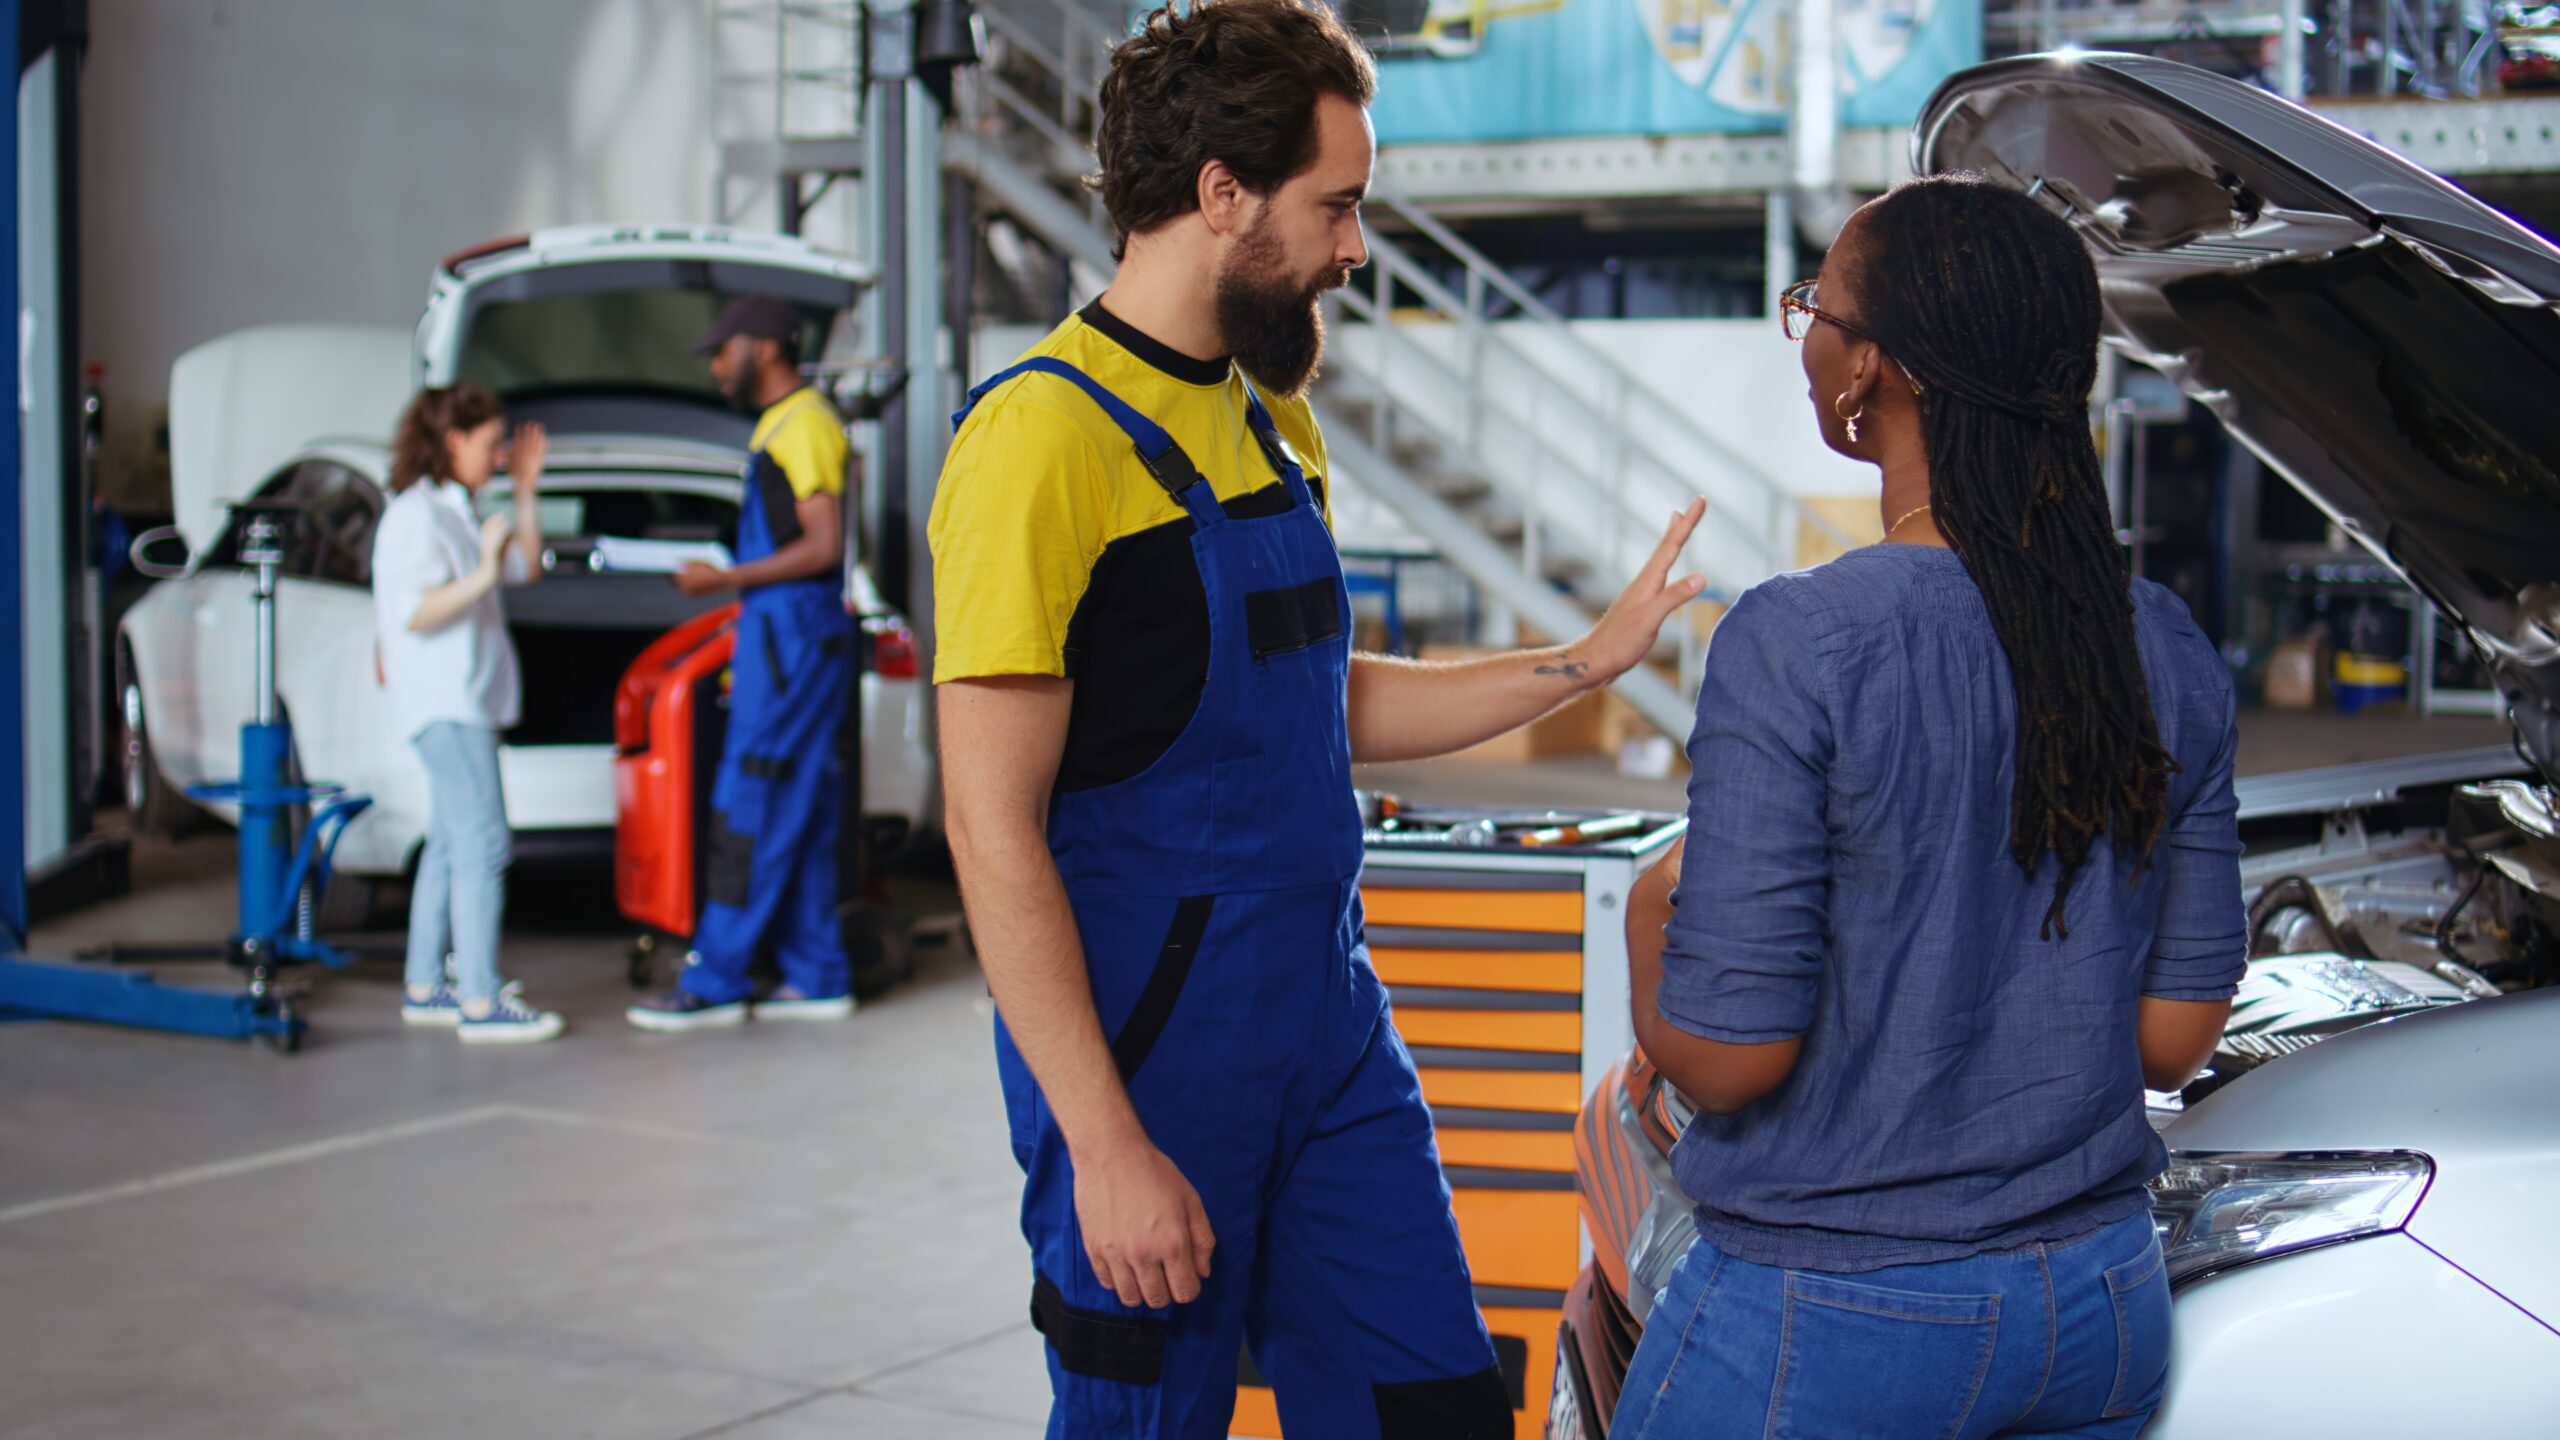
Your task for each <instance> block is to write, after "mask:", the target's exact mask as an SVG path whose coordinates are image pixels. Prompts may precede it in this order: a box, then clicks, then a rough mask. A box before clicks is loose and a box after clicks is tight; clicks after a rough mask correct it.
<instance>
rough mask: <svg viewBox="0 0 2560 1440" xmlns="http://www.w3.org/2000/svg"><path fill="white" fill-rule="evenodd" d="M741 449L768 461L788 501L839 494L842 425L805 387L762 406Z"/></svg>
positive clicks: (845, 446)
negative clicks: (786, 486)
mask: <svg viewBox="0 0 2560 1440" xmlns="http://www.w3.org/2000/svg"><path fill="white" fill-rule="evenodd" d="M747 448H748V449H749V450H750V451H753V452H756V453H758V454H762V455H769V456H771V457H773V462H774V463H775V464H776V465H778V466H780V467H781V469H782V474H783V476H784V478H785V479H787V480H789V481H790V483H791V494H792V497H793V498H794V499H799V500H806V499H808V498H809V497H810V496H812V495H841V494H843V493H844V467H845V458H846V456H848V455H849V454H851V453H852V445H851V444H850V442H848V441H847V440H846V439H845V434H844V421H842V420H840V419H838V418H837V417H836V407H834V406H833V405H830V404H828V403H827V397H826V396H824V395H821V394H819V393H818V392H817V391H816V390H814V389H812V388H810V387H808V386H805V385H804V386H802V387H801V388H799V389H797V390H794V391H792V392H791V393H790V394H788V395H786V396H784V397H782V398H781V399H780V400H777V401H775V402H774V403H773V404H772V405H770V406H768V407H766V409H765V412H764V414H763V415H761V416H759V417H757V419H756V432H755V436H754V438H753V439H751V440H749V441H748V442H747Z"/></svg>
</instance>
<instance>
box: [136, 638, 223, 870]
mask: <svg viewBox="0 0 2560 1440" xmlns="http://www.w3.org/2000/svg"><path fill="white" fill-rule="evenodd" d="M116 713H117V716H118V718H120V719H121V720H122V721H123V722H124V724H123V730H124V746H123V750H122V752H121V755H120V759H121V763H122V766H123V778H124V784H123V791H124V808H125V813H126V814H127V815H129V816H130V817H132V820H133V828H134V830H135V832H136V833H138V834H144V835H160V836H165V837H167V838H169V839H172V840H175V839H178V838H179V837H181V836H184V835H187V834H190V833H192V832H194V831H196V830H200V829H202V828H203V827H204V819H205V815H204V812H203V811H202V810H199V809H197V808H196V803H195V802H194V801H192V800H189V799H188V798H187V797H186V796H185V795H184V794H183V793H181V792H180V791H179V789H178V787H177V786H175V785H172V784H170V783H169V777H168V776H166V775H164V774H162V773H161V771H160V761H159V757H158V756H156V755H154V754H153V753H152V751H151V724H150V720H149V717H148V716H147V715H146V714H145V713H144V710H143V703H142V678H141V676H139V675H138V674H136V673H135V671H134V664H133V647H132V646H130V645H128V644H125V643H124V642H122V641H119V642H117V644H116Z"/></svg>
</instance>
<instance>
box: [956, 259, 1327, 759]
mask: <svg viewBox="0 0 2560 1440" xmlns="http://www.w3.org/2000/svg"><path fill="white" fill-rule="evenodd" d="M1034 355H1045V356H1054V357H1056V358H1058V359H1060V360H1063V361H1065V362H1066V363H1067V364H1070V365H1073V366H1075V367H1076V368H1077V369H1079V370H1082V371H1083V372H1084V373H1085V374H1087V375H1090V376H1092V377H1093V379H1094V380H1095V381H1096V382H1097V383H1099V384H1100V385H1101V386H1102V387H1103V388H1104V389H1106V390H1108V391H1110V392H1111V393H1112V394H1114V395H1117V396H1118V397H1119V398H1120V399H1121V400H1123V401H1125V402H1127V404H1128V405H1129V407H1130V408H1131V409H1134V410H1136V411H1137V412H1138V413H1139V414H1141V415H1144V416H1146V417H1147V418H1148V419H1150V420H1152V421H1154V422H1155V423H1156V424H1158V425H1160V426H1162V427H1164V429H1165V430H1166V432H1167V433H1169V434H1170V435H1172V437H1173V439H1174V443H1175V444H1177V445H1179V446H1181V447H1182V450H1183V453H1184V454H1186V455H1188V456H1189V457H1190V458H1191V463H1192V464H1193V465H1195V466H1197V467H1198V468H1199V470H1200V473H1201V474H1202V475H1203V476H1205V477H1207V479H1208V481H1209V484H1210V488H1211V489H1212V490H1213V491H1214V492H1215V493H1216V495H1217V497H1218V500H1219V503H1220V505H1221V507H1222V508H1224V509H1225V510H1226V511H1227V513H1228V514H1230V515H1232V516H1237V517H1239V518H1251V517H1253V516H1256V515H1269V514H1274V513H1277V512H1279V511H1280V510H1283V509H1286V508H1287V505H1288V501H1287V498H1286V497H1287V491H1286V489H1285V488H1284V487H1283V486H1282V485H1281V483H1280V477H1279V474H1278V472H1276V471H1275V470H1274V469H1273V468H1272V465H1271V462H1270V460H1269V459H1268V458H1267V457H1266V456H1265V455H1264V453H1263V450H1262V447H1261V444H1260V443H1259V442H1258V441H1257V440H1256V439H1255V438H1254V435H1253V430H1252V427H1251V426H1250V425H1248V424H1247V423H1246V420H1245V396H1246V389H1245V382H1244V380H1243V378H1242V377H1241V376H1240V375H1239V374H1237V373H1236V370H1235V367H1234V366H1233V365H1232V364H1231V363H1230V362H1228V361H1225V360H1217V361H1201V360H1197V359H1193V358H1191V357H1189V356H1185V355H1182V354H1180V353H1179V352H1177V351H1174V350H1172V349H1171V348H1169V347H1167V346H1165V345H1162V344H1160V343H1158V342H1156V341H1154V340H1152V339H1150V338H1148V337H1147V336H1145V335H1143V334H1140V333H1139V332H1137V331H1136V330H1134V329H1132V328H1131V327H1130V326H1129V325H1128V324H1127V323H1126V322H1124V321H1122V320H1120V319H1119V318H1118V317H1116V316H1113V315H1111V314H1110V313H1109V312H1108V311H1105V310H1103V309H1102V308H1101V306H1100V305H1099V304H1098V303H1097V304H1095V305H1091V306H1088V307H1086V308H1085V309H1084V310H1083V311H1082V312H1080V313H1079V314H1077V315H1075V316H1073V317H1070V318H1069V319H1068V320H1067V321H1066V322H1065V323H1063V324H1061V325H1059V326H1058V328H1057V329H1055V330H1053V331H1051V332H1049V335H1048V337H1047V338H1045V339H1043V340H1042V341H1041V342H1040V343H1039V344H1038V345H1035V346H1033V347H1032V348H1031V350H1030V351H1029V352H1028V354H1027V355H1026V356H1025V357H1024V358H1026V359H1027V358H1029V357H1030V356H1034ZM1263 401H1264V404H1265V406H1266V407H1267V408H1268V409H1269V410H1270V412H1271V418H1272V422H1273V423H1274V424H1275V425H1276V426H1277V427H1278V429H1279V431H1280V436H1281V439H1282V441H1283V442H1284V443H1285V444H1286V445H1287V446H1288V448H1289V449H1290V451H1291V452H1293V453H1294V454H1295V455H1296V457H1297V459H1298V464H1299V467H1300V468H1301V469H1302V470H1304V471H1305V472H1306V474H1307V478H1308V483H1309V486H1310V487H1311V488H1312V489H1313V490H1314V492H1315V494H1316V496H1317V497H1318V500H1319V504H1320V505H1321V504H1324V503H1325V498H1326V485H1325V452H1324V436H1323V434H1322V433H1321V432H1320V431H1319V430H1318V429H1317V428H1316V423H1315V416H1314V415H1313V413H1312V412H1310V411H1309V409H1308V408H1307V403H1306V401H1305V400H1304V399H1303V398H1299V399H1288V400H1283V399H1277V398H1274V397H1272V396H1269V395H1266V396H1264V397H1263ZM1326 518H1327V521H1328V523H1330V519H1331V515H1330V510H1329V508H1328V509H1327V514H1326ZM1191 531H1192V522H1191V517H1190V515H1189V513H1188V512H1186V511H1185V510H1184V509H1183V508H1182V506H1181V505H1180V504H1179V503H1177V502H1176V501H1175V500H1174V498H1173V497H1172V496H1171V495H1170V494H1168V493H1166V491H1165V489H1164V487H1163V486H1162V485H1160V484H1158V483H1157V482H1156V479H1155V477H1154V476H1153V475H1152V474H1150V473H1148V471H1147V468H1146V466H1145V465H1143V464H1142V463H1140V461H1139V459H1138V454H1137V450H1136V447H1135V446H1134V444H1133V443H1132V442H1131V440H1130V439H1129V436H1128V433H1127V432H1126V431H1124V430H1122V429H1121V428H1120V427H1119V426H1118V425H1117V424H1115V423H1113V421H1112V419H1111V417H1110V416H1109V415H1107V414H1105V413H1104V412H1103V409H1102V407H1101V406H1099V405H1097V404H1095V403H1094V401H1093V399H1092V397H1091V396H1089V395H1087V394H1085V393H1084V391H1083V390H1082V389H1080V388H1078V387H1077V386H1076V385H1075V384H1074V382H1072V381H1069V380H1066V379H1063V378H1061V377H1059V376H1055V375H1044V374H1039V373H1032V374H1028V375H1019V376H1016V377H1014V378H1013V379H1012V380H1009V381H1007V382H1006V383H1005V384H1003V385H1001V386H999V387H997V388H996V389H995V390H994V391H992V392H990V393H989V394H988V395H987V397H986V398H985V399H984V400H981V401H980V402H979V403H978V407H977V409H976V410H975V411H973V412H972V413H971V414H970V416H969V419H968V421H967V422H966V423H965V424H963V425H962V426H961V427H960V433H959V435H958V436H957V437H956V438H955V439H954V440H953V442H952V446H951V453H950V457H949V458H948V459H947V460H946V461H944V463H943V467H942V480H941V484H940V486H939V488H938V489H937V491H936V493H935V495H934V502H933V514H932V519H931V521H930V524H929V527H928V530H927V535H928V538H929V541H930V543H931V545H932V548H933V565H934V596H935V606H934V615H935V632H936V638H935V644H936V653H935V658H934V677H933V678H934V680H935V681H936V682H937V683H940V682H944V681H951V680H966V679H973V678H977V677H981V676H990V675H1048V676H1065V677H1071V678H1073V679H1075V680H1076V681H1077V692H1076V702H1075V713H1074V715H1073V717H1072V718H1071V720H1070V722H1069V730H1068V746H1067V749H1068V753H1067V757H1066V762H1065V764H1064V765H1063V766H1062V768H1061V772H1060V781H1059V783H1060V788H1062V789H1075V788H1079V787H1080V786H1083V785H1087V784H1103V783H1109V782H1110V781H1111V780H1113V779H1119V778H1126V777H1127V776H1128V775H1133V774H1136V773H1138V771H1140V770H1143V769H1144V768H1145V766H1146V764H1147V763H1151V762H1152V760H1153V758H1154V756H1155V755H1157V754H1160V753H1161V752H1162V750H1163V748H1164V746H1165V745H1168V744H1170V743H1171V742H1172V739H1173V738H1174V736H1176V735H1179V734H1180V733H1181V729H1182V727H1183V725H1184V724H1186V723H1187V722H1188V720H1189V717H1190V715H1191V712H1192V710H1193V708H1194V706H1195V705H1196V703H1197V701H1198V698H1199V692H1200V686H1201V684H1202V679H1203V677H1204V676H1205V674H1206V672H1207V667H1208V644H1209V627H1208V610H1207V602H1206V600H1205V598H1204V597H1203V594H1202V591H1201V588H1200V579H1199V572H1198V568H1197V566H1196V564H1195V563H1194V562H1193V559H1192V556H1191V549H1190V536H1191Z"/></svg>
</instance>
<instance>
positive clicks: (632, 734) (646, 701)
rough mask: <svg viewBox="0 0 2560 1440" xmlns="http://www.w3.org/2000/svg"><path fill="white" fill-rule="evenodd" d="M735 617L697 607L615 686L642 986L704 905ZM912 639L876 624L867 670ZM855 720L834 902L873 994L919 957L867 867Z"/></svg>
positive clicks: (634, 951)
mask: <svg viewBox="0 0 2560 1440" xmlns="http://www.w3.org/2000/svg"><path fill="white" fill-rule="evenodd" d="M737 625H738V607H737V606H735V605H725V606H722V607H721V608H720V609H717V610H712V611H708V612H706V613H704V614H701V615H698V616H695V617H694V618H693V619H691V620H688V621H686V622H685V623H684V624H682V625H679V626H677V627H676V628H675V629H673V630H670V631H668V632H667V633H666V634H664V635H662V636H659V637H658V639H657V640H656V641H654V642H652V643H651V644H650V646H649V648H648V649H646V650H643V651H641V652H640V658H639V659H637V660H635V661H633V662H632V664H631V668H630V669H629V670H627V671H624V672H623V676H622V683H621V684H620V685H618V686H616V687H615V689H614V696H613V742H614V761H613V786H614V814H615V818H614V837H613V898H614V903H615V905H616V907H617V908H619V909H620V910H621V911H622V914H623V917H624V918H625V919H628V920H631V921H633V922H634V923H636V924H638V925H639V926H641V927H642V928H641V933H640V936H639V938H638V939H637V940H635V941H634V942H633V943H632V946H631V952H630V963H629V974H630V980H631V984H632V986H633V988H635V989H637V988H645V987H646V986H647V985H649V984H650V983H651V982H652V981H653V980H654V979H656V978H657V976H656V970H657V962H658V958H659V956H660V955H661V954H662V953H664V952H666V951H668V950H673V951H675V952H676V953H678V954H681V953H682V951H683V949H684V946H685V943H686V942H687V941H688V940H690V939H691V937H692V935H693V929H694V924H695V922H696V921H697V920H698V919H699V918H700V917H701V914H702V897H703V866H704V862H705V859H706V856H707V855H708V851H709V847H708V846H707V845H706V844H705V843H704V840H705V835H706V833H707V828H708V824H709V821H710V817H711V787H712V782H713V781H714V780H715V779H716V778H717V777H718V775H719V772H720V750H721V746H722V744H723V743H724V741H725V740H726V738H727V734H728V720H729V654H730V648H731V646H732V645H733V644H734V643H735V637H736V633H737ZM912 644H913V642H912V641H911V640H910V639H909V638H908V637H907V634H906V631H905V628H904V627H903V626H899V627H896V628H895V629H894V630H892V631H891V632H890V633H887V634H879V633H874V632H873V631H872V630H871V629H870V628H869V627H866V628H865V631H864V635H863V647H864V651H865V656H864V663H863V664H862V666H861V667H860V668H859V669H858V670H857V672H856V673H857V676H859V675H860V674H861V673H863V672H866V671H868V670H870V669H871V667H872V665H873V664H874V663H875V662H876V661H877V660H885V659H899V658H903V659H904V660H905V661H906V662H907V663H909V664H912V663H913V652H912V648H911V647H912ZM893 650H894V651H895V652H896V654H895V655H892V654H890V653H889V652H891V651H893ZM857 684H859V680H858V679H857ZM854 729H855V727H852V726H848V727H847V731H846V737H845V738H846V740H847V741H848V742H850V743H848V744H847V745H846V747H845V748H846V754H845V766H844V769H845V776H846V790H847V793H846V796H845V813H846V815H847V816H848V819H847V822H846V824H845V827H844V846H845V849H844V852H843V862H842V864H841V865H840V866H839V867H838V868H839V876H838V884H839V891H838V895H839V903H838V905H837V907H836V913H837V916H838V918H839V920H840V921H841V927H840V928H841V931H842V934H843V937H844V947H845V958H846V960H847V962H848V963H849V964H850V966H851V969H852V972H853V989H854V993H855V994H856V995H859V996H862V997H865V998H868V997H870V996H872V995H876V994H878V993H880V992H881V991H883V990H886V989H888V988H889V987H890V986H892V985H894V984H896V983H897V982H898V981H899V980H901V979H904V978H905V977H906V976H907V975H908V974H909V973H911V971H912V968H913V967H912V962H911V960H910V958H909V957H908V954H907V945H906V942H905V938H904V937H903V936H902V935H901V934H899V933H898V932H897V930H896V927H895V926H894V924H892V923H891V922H890V918H889V916H888V914H887V912H886V910H885V908H884V907H883V906H882V905H881V903H880V901H881V899H882V896H881V895H880V894H879V893H877V892H876V886H874V885H872V884H871V883H869V881H868V878H867V877H866V875H865V873H864V866H863V839H862V837H863V826H862V825H861V824H859V823H856V822H855V821H854V820H852V819H851V818H850V817H853V816H858V815H860V814H861V813H862V803H861V798H862V797H861V783H860V777H861V771H862V763H861V756H862V751H861V745H860V742H859V737H858V736H857V735H856V734H855V733H854Z"/></svg>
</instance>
